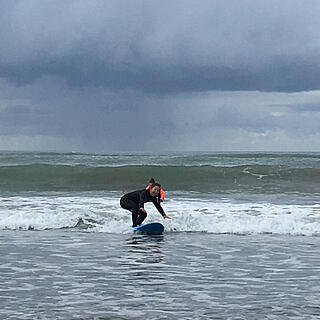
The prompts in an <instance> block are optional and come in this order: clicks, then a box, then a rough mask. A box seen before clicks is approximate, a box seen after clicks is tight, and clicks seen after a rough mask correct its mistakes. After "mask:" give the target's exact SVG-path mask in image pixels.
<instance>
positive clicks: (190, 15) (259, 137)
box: [0, 0, 320, 152]
mask: <svg viewBox="0 0 320 320" xmlns="http://www.w3.org/2000/svg"><path fill="white" fill-rule="evenodd" d="M319 57H320V1H317V0H314V1H308V0H303V1H302V0H301V1H296V0H290V1H286V0H281V1H280V0H275V1H273V0H265V1H263V0H251V1H247V0H241V1H239V0H234V1H232V0H226V1H220V0H216V1H215V0H208V1H205V0H201V1H199V0H195V1H188V0H176V1H175V0H170V1H163V0H162V1H152V0H144V1H139V0H130V1H129V0H126V1H121V0H115V1H111V0H103V1H95V0H87V1H81V0H69V1H68V0H67V1H65V0H63V1H62V0H61V1H59V0H52V1H49V0H38V1H33V0H29V1H28V0H25V1H19V0H15V1H12V0H7V1H5V0H0V149H1V150H43V151H48V150H54V151H81V152H115V151H158V152H165V151H184V150H185V151H192V150H194V151H197V150H202V151H317V152H319V151H320V58H319Z"/></svg>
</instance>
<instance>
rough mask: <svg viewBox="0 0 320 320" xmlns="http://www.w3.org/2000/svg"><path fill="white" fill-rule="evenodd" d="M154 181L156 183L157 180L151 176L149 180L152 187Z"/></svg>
mask: <svg viewBox="0 0 320 320" xmlns="http://www.w3.org/2000/svg"><path fill="white" fill-rule="evenodd" d="M153 183H156V181H155V180H154V179H153V178H151V179H150V180H149V184H148V185H149V186H150V187H151V185H152V184H153Z"/></svg>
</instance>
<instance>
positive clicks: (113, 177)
mask: <svg viewBox="0 0 320 320" xmlns="http://www.w3.org/2000/svg"><path fill="white" fill-rule="evenodd" d="M150 177H154V178H155V179H156V180H157V181H159V182H160V183H161V184H162V186H163V188H164V189H165V190H168V191H169V190H170V191H175V190H180V191H195V192H204V193H233V192H237V193H238V192H248V193H283V192H299V193H315V192H317V191H319V190H320V169H318V168H292V167H286V166H273V165H271V166H268V165H252V166H234V167H215V166H209V165H205V166H151V165H150V166H148V165H129V166H120V167H92V166H83V165H77V166H70V165H49V164H31V165H16V166H2V167H0V190H1V191H90V190H107V191H111V190H114V191H125V190H136V189H139V188H143V187H144V186H145V185H146V184H147V181H148V180H149V179H150Z"/></svg>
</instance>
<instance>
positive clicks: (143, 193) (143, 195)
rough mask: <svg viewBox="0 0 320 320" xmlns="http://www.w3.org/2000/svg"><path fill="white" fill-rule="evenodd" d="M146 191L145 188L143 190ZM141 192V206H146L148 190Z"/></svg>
mask: <svg viewBox="0 0 320 320" xmlns="http://www.w3.org/2000/svg"><path fill="white" fill-rule="evenodd" d="M143 191H145V190H143ZM143 191H142V192H141V193H140V198H139V208H144V204H145V203H146V202H147V201H148V199H147V196H146V194H147V193H146V192H143Z"/></svg>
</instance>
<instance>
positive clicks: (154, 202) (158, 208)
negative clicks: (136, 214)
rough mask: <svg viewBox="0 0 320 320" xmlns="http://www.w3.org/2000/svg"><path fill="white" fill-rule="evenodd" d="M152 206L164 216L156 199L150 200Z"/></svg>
mask: <svg viewBox="0 0 320 320" xmlns="http://www.w3.org/2000/svg"><path fill="white" fill-rule="evenodd" d="M152 202H153V204H154V206H155V207H156V208H157V210H158V211H159V213H160V214H161V215H162V216H165V215H166V214H165V213H164V210H163V209H162V207H161V205H160V203H159V202H158V201H157V198H154V199H153V200H152Z"/></svg>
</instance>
